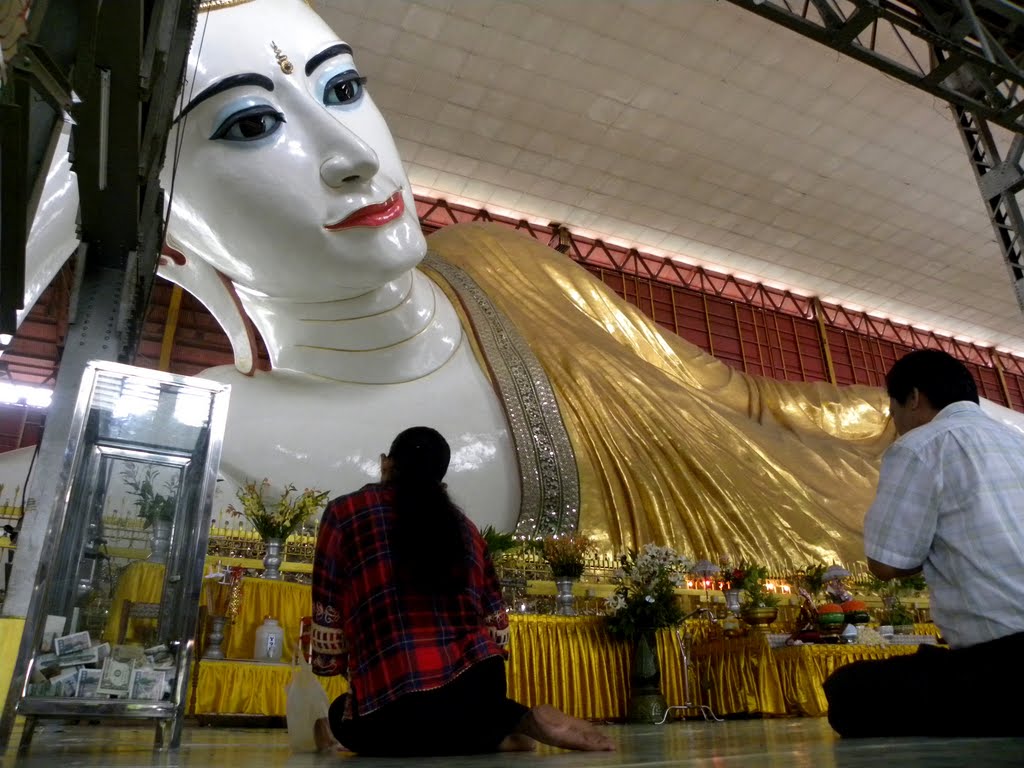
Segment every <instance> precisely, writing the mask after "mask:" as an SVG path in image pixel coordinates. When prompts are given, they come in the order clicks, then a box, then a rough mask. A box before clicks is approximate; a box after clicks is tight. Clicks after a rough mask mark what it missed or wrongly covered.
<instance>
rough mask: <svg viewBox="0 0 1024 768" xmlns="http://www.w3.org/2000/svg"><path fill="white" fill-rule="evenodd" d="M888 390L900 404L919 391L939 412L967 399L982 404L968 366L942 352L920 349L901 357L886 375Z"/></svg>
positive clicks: (903, 403)
mask: <svg viewBox="0 0 1024 768" xmlns="http://www.w3.org/2000/svg"><path fill="white" fill-rule="evenodd" d="M885 388H886V390H887V391H888V393H889V397H891V398H892V399H893V400H895V401H896V402H897V403H899V404H900V405H905V404H906V402H907V398H908V397H910V392H911V390H914V389H916V390H917V391H918V392H920V393H921V394H922V395H924V396H925V397H926V398H928V402H929V403H930V404H931V406H932V408H934V409H935V410H937V411H941V410H942V409H943V408H945V407H946V406H947V405H949V404H950V403H958V402H961V401H963V400H968V401H970V402H972V403H977V402H978V385H977V384H976V383H975V382H974V377H973V376H971V372H970V371H969V370H967V366H966V365H964V364H963V363H961V362H960V361H959V360H957V359H956V358H955V357H953V356H952V355H949V354H946V353H945V352H942V351H940V350H938V349H918V350H915V351H914V352H910V353H908V354H906V355H904V356H903V357H901V358H900V359H899V360H897V361H896V362H895V364H893V366H892V368H890V369H889V373H887V374H886V376H885Z"/></svg>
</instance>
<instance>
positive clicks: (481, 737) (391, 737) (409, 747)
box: [329, 656, 529, 756]
mask: <svg viewBox="0 0 1024 768" xmlns="http://www.w3.org/2000/svg"><path fill="white" fill-rule="evenodd" d="M507 690H508V689H507V686H506V681H505V661H504V660H503V659H501V658H499V657H497V656H495V657H494V658H490V659H487V660H486V661H482V662H480V663H479V664H474V665H473V666H472V667H470V668H469V669H467V670H466V671H465V672H463V673H462V674H461V675H459V676H458V677H456V678H455V679H454V680H452V681H451V682H450V683H447V684H446V685H443V686H441V687H440V688H435V689H433V690H430V691H421V692H417V693H410V694H406V695H405V696H402V697H400V698H398V699H397V700H395V701H394V702H392V703H390V704H387V705H385V706H383V707H381V708H380V709H377V710H374V711H373V712H371V713H370V714H368V715H364V716H362V717H358V716H356V717H353V718H352V719H350V720H345V719H343V716H344V713H345V698H346V697H347V696H348V695H349V694H345V695H343V696H340V697H338V698H337V699H336V700H335V701H334V703H333V704H332V705H331V709H330V715H329V717H330V722H331V731H332V732H333V733H334V737H335V738H336V739H337V740H338V741H340V742H341V743H342V745H343V746H345V747H346V748H347V749H350V750H352V751H353V752H357V753H359V754H361V755H378V756H413V755H416V756H422V755H471V754H479V753H483V752H493V751H495V750H496V749H497V747H498V744H500V743H501V740H502V739H504V738H505V737H506V736H508V735H509V734H510V733H512V732H513V730H515V728H516V726H517V725H518V724H519V721H520V720H522V719H523V715H525V714H526V713H527V712H528V711H529V709H528V708H527V707H525V706H523V705H522V704H519V703H518V702H515V701H512V700H511V699H509V698H508V696H507ZM353 695H357V694H353ZM353 703H355V702H353ZM353 711H354V709H353Z"/></svg>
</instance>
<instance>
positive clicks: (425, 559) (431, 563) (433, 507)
mask: <svg viewBox="0 0 1024 768" xmlns="http://www.w3.org/2000/svg"><path fill="white" fill-rule="evenodd" d="M388 458H389V459H390V460H391V471H390V472H389V476H388V478H387V483H388V485H390V486H391V487H392V488H393V489H394V493H395V501H394V509H395V515H396V517H397V525H396V530H395V538H394V556H395V572H396V574H395V575H396V577H397V579H398V581H399V583H401V584H404V585H406V586H415V587H416V588H417V589H425V590H429V591H433V592H441V591H449V592H458V591H461V590H462V589H464V588H465V586H466V582H467V572H468V552H467V538H466V523H465V518H464V517H463V515H462V512H461V510H460V509H459V508H458V507H457V506H456V505H455V503H454V502H453V501H452V500H451V498H450V497H449V496H448V491H447V489H446V488H445V485H444V482H443V481H444V476H445V473H446V472H447V471H448V463H449V461H450V460H451V448H449V447H448V441H446V440H445V439H444V437H442V436H441V434H440V433H439V432H438V431H437V430H435V429H431V428H430V427H411V428H410V429H407V430H405V431H404V432H402V433H400V434H399V435H398V437H396V438H395V440H394V442H393V443H391V449H390V450H389V451H388Z"/></svg>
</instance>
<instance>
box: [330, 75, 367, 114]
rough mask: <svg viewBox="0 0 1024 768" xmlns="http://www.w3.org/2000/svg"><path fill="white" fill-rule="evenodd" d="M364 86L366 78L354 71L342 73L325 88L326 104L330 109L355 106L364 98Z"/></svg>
mask: <svg viewBox="0 0 1024 768" xmlns="http://www.w3.org/2000/svg"><path fill="white" fill-rule="evenodd" d="M364 85H366V78H365V77H362V76H360V74H359V73H358V72H356V71H355V70H354V69H350V70H348V71H346V72H341V73H339V74H337V75H335V76H334V77H332V78H331V79H330V80H328V81H327V85H326V86H324V104H326V105H327V106H328V107H337V106H341V105H343V104H354V103H355V102H357V101H359V99H360V98H362V96H363V90H364V88H363V86H364Z"/></svg>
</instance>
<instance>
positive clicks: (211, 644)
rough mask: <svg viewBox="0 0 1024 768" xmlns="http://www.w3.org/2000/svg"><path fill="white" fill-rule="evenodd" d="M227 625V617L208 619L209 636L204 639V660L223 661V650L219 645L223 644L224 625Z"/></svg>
mask: <svg viewBox="0 0 1024 768" xmlns="http://www.w3.org/2000/svg"><path fill="white" fill-rule="evenodd" d="M226 623H227V616H211V617H210V634H209V635H208V636H207V638H206V651H204V652H203V658H204V659H223V658H224V649H223V648H222V647H221V644H222V643H223V642H224V625H225V624H226Z"/></svg>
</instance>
